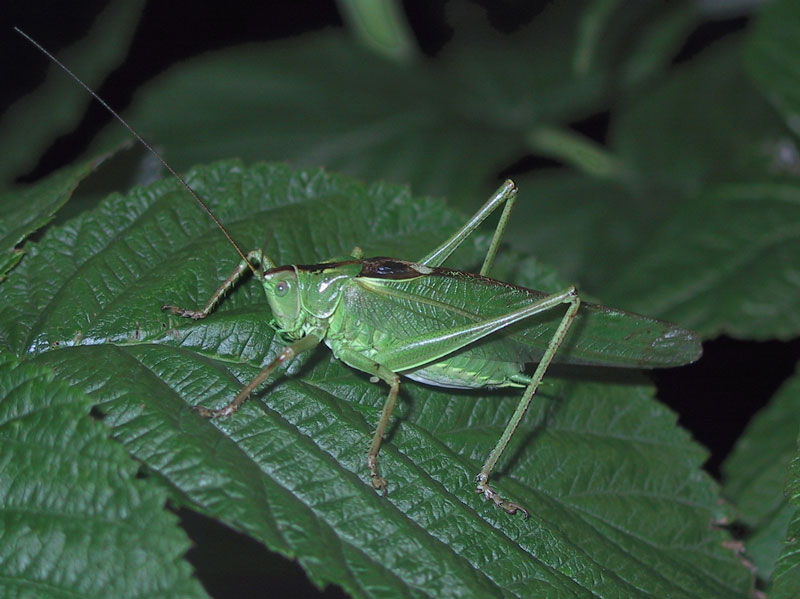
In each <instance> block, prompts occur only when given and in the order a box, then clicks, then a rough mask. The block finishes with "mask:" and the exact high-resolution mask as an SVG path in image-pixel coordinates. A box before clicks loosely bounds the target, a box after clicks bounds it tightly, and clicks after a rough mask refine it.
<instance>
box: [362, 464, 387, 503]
mask: <svg viewBox="0 0 800 599" xmlns="http://www.w3.org/2000/svg"><path fill="white" fill-rule="evenodd" d="M367 466H368V467H369V476H370V478H371V479H372V486H373V487H375V490H376V491H380V494H381V495H383V496H384V497H385V496H386V494H387V493H388V488H389V485H388V484H386V481H385V480H384V479H383V477H382V476H381V475H380V474H378V456H376V455H368V456H367Z"/></svg>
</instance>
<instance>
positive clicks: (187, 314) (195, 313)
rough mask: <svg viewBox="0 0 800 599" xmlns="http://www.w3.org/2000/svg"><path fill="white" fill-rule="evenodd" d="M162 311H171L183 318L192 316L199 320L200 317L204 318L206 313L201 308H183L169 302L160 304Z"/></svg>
mask: <svg viewBox="0 0 800 599" xmlns="http://www.w3.org/2000/svg"><path fill="white" fill-rule="evenodd" d="M161 311H162V312H172V313H173V314H174V315H175V316H181V317H183V318H193V319H194V320H200V319H201V318H205V317H206V315H205V314H204V313H203V311H202V310H184V309H183V308H179V307H178V306H172V305H170V304H164V305H163V306H161Z"/></svg>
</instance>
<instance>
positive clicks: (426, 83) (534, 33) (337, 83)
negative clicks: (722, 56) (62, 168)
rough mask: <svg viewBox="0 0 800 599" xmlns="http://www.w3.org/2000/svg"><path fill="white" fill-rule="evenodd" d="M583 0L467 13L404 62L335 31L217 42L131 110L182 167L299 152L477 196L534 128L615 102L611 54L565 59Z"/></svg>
mask: <svg viewBox="0 0 800 599" xmlns="http://www.w3.org/2000/svg"><path fill="white" fill-rule="evenodd" d="M574 6H575V3H572V2H570V3H564V4H563V5H562V4H561V3H559V5H558V6H555V7H551V8H548V10H546V11H545V12H544V14H542V15H539V16H538V17H537V19H535V20H534V22H533V23H531V24H530V25H529V26H528V27H526V28H524V29H522V30H520V31H519V32H517V33H515V34H513V35H500V34H499V33H497V32H495V31H492V30H491V29H489V28H488V27H487V25H486V23H485V22H484V23H483V25H482V27H477V26H474V25H470V26H467V25H464V27H462V28H460V29H459V35H457V36H456V37H455V38H454V40H453V41H452V43H450V44H448V45H447V46H446V47H445V48H444V50H443V51H442V52H441V53H440V55H439V56H438V57H437V58H436V59H429V60H427V61H420V62H418V63H417V64H414V65H407V66H403V65H398V64H395V63H391V62H389V61H386V60H383V59H381V58H380V57H378V56H376V55H375V54H373V53H371V52H369V51H367V50H366V49H364V48H362V47H360V46H359V45H358V44H357V43H355V42H354V41H352V40H350V39H348V38H346V37H344V36H343V35H341V34H339V33H337V32H324V33H318V34H314V35H307V36H304V37H302V38H298V39H293V40H285V41H280V42H274V43H270V44H262V45H251V46H246V47H236V48H230V49H227V50H223V51H220V52H214V53H208V54H205V55H203V56H200V57H198V58H195V59H193V60H190V61H186V62H184V63H182V64H180V65H177V66H175V67H173V68H171V69H169V70H168V71H166V72H165V73H163V75H161V76H160V77H158V78H157V79H155V80H153V81H152V82H151V83H150V84H148V85H147V86H146V87H145V88H143V89H142V90H141V92H140V93H139V94H138V96H137V98H136V99H135V101H134V102H133V104H132V107H131V110H130V111H129V112H128V113H127V115H126V116H127V117H128V118H129V119H130V121H131V122H132V124H134V126H136V127H137V128H139V129H140V130H141V131H142V132H143V133H145V134H146V136H147V137H149V138H151V139H156V140H158V142H159V144H161V145H162V146H163V147H165V148H166V152H165V153H166V156H167V158H168V159H169V160H170V162H171V163H172V164H173V166H175V167H176V168H178V169H179V170H180V169H183V168H186V167H188V166H189V165H192V164H196V163H198V162H203V161H210V160H214V159H217V158H219V157H220V156H237V157H240V158H242V159H244V160H264V159H268V160H290V161H292V162H293V163H295V164H297V165H299V166H310V167H317V166H325V167H327V168H330V169H332V170H337V171H341V172H345V173H348V174H351V175H355V176H358V177H360V178H363V179H366V180H378V179H381V180H387V181H390V182H395V183H404V184H405V183H408V184H411V185H412V186H413V188H414V189H417V190H424V191H425V192H426V193H431V194H439V195H446V196H448V197H449V198H451V199H452V201H458V202H463V204H462V205H463V206H471V205H474V203H476V202H478V201H482V200H483V199H484V196H485V195H488V193H489V192H490V191H491V189H492V188H493V187H494V185H495V177H496V174H497V173H498V172H499V171H500V170H502V169H504V168H506V167H507V166H508V165H509V164H511V163H513V162H514V161H516V160H517V159H518V157H519V156H520V155H523V154H524V153H525V152H526V149H525V135H526V132H527V130H528V129H529V128H530V127H532V126H533V125H534V124H537V123H540V122H549V121H554V120H557V121H566V120H574V119H578V118H583V117H585V116H587V115H589V114H592V113H593V112H596V111H597V110H598V106H599V105H601V104H602V103H603V102H604V101H605V99H606V96H607V80H608V75H607V70H608V66H607V64H606V63H607V62H608V61H607V60H606V61H605V62H603V61H598V62H599V64H598V65H597V67H596V68H595V69H593V71H592V72H591V73H590V74H588V75H587V76H586V77H582V78H576V77H575V76H574V75H573V74H572V73H571V71H570V69H569V64H570V60H571V56H572V50H573V46H572V44H573V40H572V38H571V37H570V36H565V35H564V33H563V32H564V31H565V30H569V29H570V28H571V27H573V26H574V22H575V19H576V13H575V10H574ZM544 56H546V57H547V60H542V59H541V57H544ZM198 123H202V126H198ZM123 134H124V132H123V131H122V130H121V129H120V128H119V127H118V126H116V125H115V127H114V129H113V132H109V133H108V135H109V136H121V135H123Z"/></svg>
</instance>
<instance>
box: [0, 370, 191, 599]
mask: <svg viewBox="0 0 800 599" xmlns="http://www.w3.org/2000/svg"><path fill="white" fill-rule="evenodd" d="M91 405H92V400H91V399H90V398H89V397H88V396H86V395H85V394H84V393H83V392H81V391H80V390H78V389H76V388H74V387H70V385H68V384H67V383H66V382H65V381H63V380H59V379H55V378H54V376H53V373H52V371H51V370H50V369H46V368H42V367H38V366H33V365H30V364H28V363H24V364H19V363H17V362H15V361H13V360H9V358H8V356H6V357H5V358H2V357H0V439H2V447H3V451H2V454H0V595H2V596H4V597H39V598H42V599H44V598H48V597H97V598H103V599H105V598H107V597H135V596H148V597H205V596H206V594H205V593H204V592H203V589H202V588H201V586H200V584H199V583H198V582H197V581H196V580H194V579H193V578H192V577H191V569H190V568H189V566H188V564H186V563H185V562H182V561H181V556H182V554H183V553H184V552H185V551H186V550H187V549H188V547H189V543H188V539H187V538H186V536H185V534H184V533H183V532H182V531H181V530H180V529H179V528H178V526H177V518H175V516H173V515H171V514H169V513H168V512H166V511H165V510H164V502H165V499H166V494H165V493H164V492H163V491H160V490H156V489H155V488H154V487H152V486H150V485H148V484H147V483H146V482H145V481H142V480H137V479H136V471H137V466H136V464H135V463H134V462H133V461H131V459H130V457H129V456H128V455H126V454H125V451H124V449H123V448H122V447H121V446H120V445H119V444H118V443H115V442H112V441H110V440H109V439H108V438H107V435H108V431H107V429H105V427H104V426H103V425H102V424H101V423H98V422H95V421H93V420H92V419H91V418H89V416H88V412H89V408H90V407H91Z"/></svg>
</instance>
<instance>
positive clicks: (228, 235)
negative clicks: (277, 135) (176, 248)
mask: <svg viewBox="0 0 800 599" xmlns="http://www.w3.org/2000/svg"><path fill="white" fill-rule="evenodd" d="M14 31H16V32H17V33H19V34H20V35H21V36H22V37H24V38H25V39H26V40H28V41H29V42H30V43H32V44H33V45H34V46H36V47H37V48H38V49H39V51H40V52H42V54H44V55H45V56H47V57H48V58H49V59H50V60H52V61H53V62H54V63H56V64H57V65H58V66H60V67H61V68H62V69H63V70H64V72H65V73H67V75H69V76H70V77H72V78H73V79H74V80H75V81H77V82H78V83H79V84H80V85H81V86H82V87H83V89H85V90H86V91H87V92H89V93H90V94H92V96H93V97H94V99H95V100H97V101H98V102H100V104H102V105H103V107H104V108H105V109H106V110H108V111H109V112H110V113H111V114H112V115H114V117H115V118H116V119H117V120H118V121H119V122H120V123H122V124H123V125H125V128H126V129H127V130H128V131H130V132H131V134H132V135H133V136H134V137H135V138H136V139H137V140H138V141H139V143H141V144H142V145H143V146H144V147H145V148H147V149H148V150H149V151H150V152H152V154H153V155H154V156H155V157H156V158H158V160H159V161H160V162H161V164H163V165H164V166H165V167H166V168H167V170H168V171H169V172H170V173H172V175H173V176H174V177H175V178H176V179H177V180H178V181H180V182H181V185H183V186H184V187H185V188H186V189H187V191H188V192H189V193H190V194H192V197H193V198H194V199H195V200H197V203H198V204H200V206H201V207H202V208H203V210H205V211H206V212H207V213H208V215H209V216H210V217H211V220H213V221H214V223H215V224H216V225H217V226H218V227H219V229H220V231H222V233H223V234H224V235H225V237H227V238H228V241H230V242H231V245H233V247H234V248H235V249H236V251H237V252H238V254H239V255H240V256H241V257H242V260H244V261H245V262H246V263H247V266H249V267H250V270H251V271H253V274H258V273H257V271H256V269H255V268H254V267H253V265H252V264H250V261H249V260H248V259H247V256H245V254H244V252H243V251H242V248H240V247H239V244H238V243H236V242H235V241H234V240H233V237H231V236H230V234H229V233H228V231H226V230H225V227H223V226H222V223H221V222H219V219H218V218H217V217H216V216H215V215H214V213H213V212H211V208H209V207H208V206H207V205H206V203H205V202H204V201H203V200H201V199H200V196H199V195H197V193H196V192H195V191H194V189H192V188H191V187H189V184H188V183H187V182H186V180H185V179H184V178H183V177H181V176H180V175H179V174H178V173H177V172H175V169H174V168H172V167H171V166H170V165H169V164H167V161H166V160H164V158H163V157H162V156H161V154H159V153H158V152H156V150H155V148H153V146H151V145H150V144H149V143H148V142H147V140H146V139H144V138H143V137H142V136H141V135H139V134H138V133H137V132H136V131H135V130H134V128H133V127H131V126H130V125H129V124H128V123H127V121H126V120H125V119H123V118H122V117H121V116H119V114H117V113H116V111H115V110H114V109H113V108H111V106H109V105H108V104H107V103H106V101H105V100H103V98H101V97H100V96H98V95H97V94H96V93H95V92H94V90H93V89H92V88H91V87H89V86H88V85H86V84H85V83H84V82H83V81H82V80H81V79H80V78H79V77H78V76H77V75H76V74H75V73H73V72H72V71H70V70H69V69H68V68H67V66H66V65H64V64H63V63H62V62H61V61H60V60H58V59H57V58H56V57H55V56H53V55H52V54H50V52H48V51H47V50H45V48H44V47H43V46H42V45H41V44H40V43H39V42H37V41H36V40H35V39H33V38H32V37H31V36H29V35H28V34H27V33H25V32H24V31H22V29H20V28H19V27H14Z"/></svg>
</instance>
